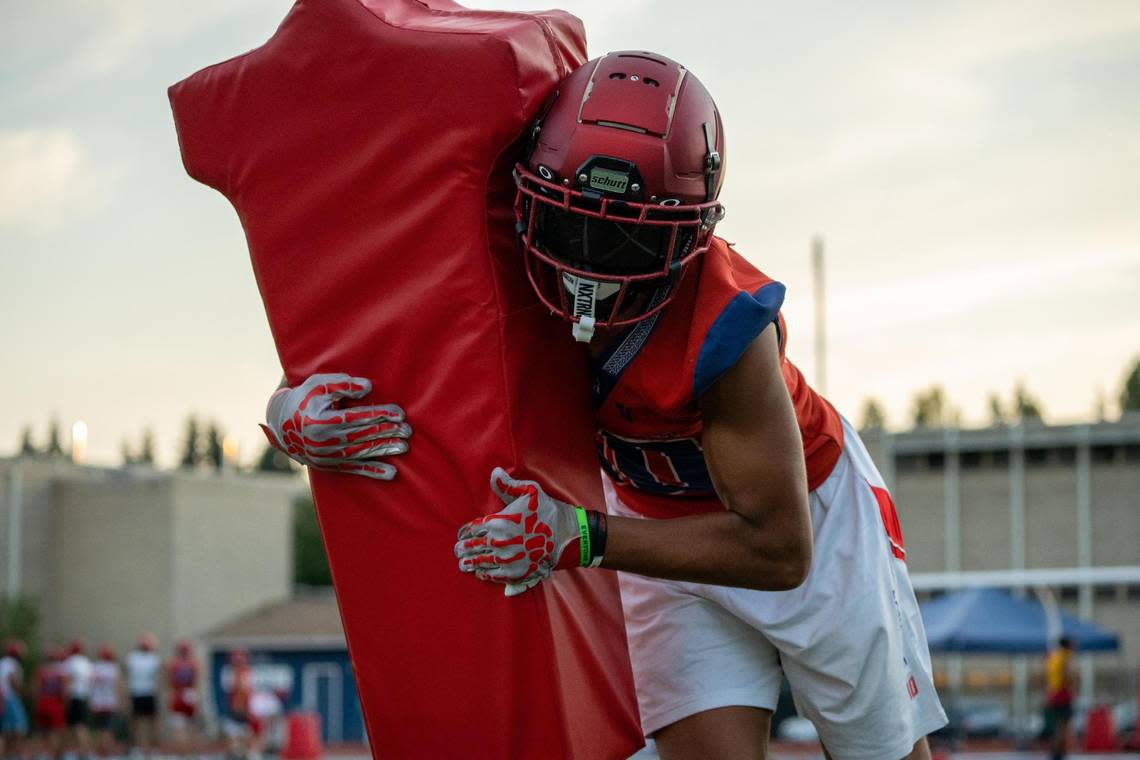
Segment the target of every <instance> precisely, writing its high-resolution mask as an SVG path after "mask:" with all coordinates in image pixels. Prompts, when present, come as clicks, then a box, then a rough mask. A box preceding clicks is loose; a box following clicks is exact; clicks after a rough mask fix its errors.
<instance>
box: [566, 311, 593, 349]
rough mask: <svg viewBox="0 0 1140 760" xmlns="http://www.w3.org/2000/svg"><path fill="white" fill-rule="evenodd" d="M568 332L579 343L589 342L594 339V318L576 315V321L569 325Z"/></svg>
mask: <svg viewBox="0 0 1140 760" xmlns="http://www.w3.org/2000/svg"><path fill="white" fill-rule="evenodd" d="M570 334H571V335H573V336H574V340H576V341H578V342H579V343H589V342H590V341H591V340H593V339H594V318H593V317H578V321H577V322H575V323H574V324H572V325H571V326H570Z"/></svg>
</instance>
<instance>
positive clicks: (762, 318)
mask: <svg viewBox="0 0 1140 760" xmlns="http://www.w3.org/2000/svg"><path fill="white" fill-rule="evenodd" d="M783 303H784V285H783V283H779V282H775V281H773V282H769V283H768V284H767V285H764V286H763V287H762V288H760V289H759V290H757V291H756V292H755V293H751V294H750V293H746V292H740V293H737V294H736V296H735V297H734V298H733V299H732V300H731V301H729V302H728V306H725V307H724V311H722V312H721V313H720V316H718V317H717V318H716V321H714V322H713V323H712V327H710V328H709V331H708V334H707V335H705V341H704V343H703V344H701V352H700V354H698V355H697V366H696V369H694V370H693V398H700V396H701V394H702V393H704V392H705V391H707V390H708V389H709V386H710V385H712V384H713V382H715V381H716V379H717V378H718V377H720V376H721V375H723V374H724V373H725V372H727V371H728V369H729V368H730V367H731V366H732V365H734V364H736V362H737V360H738V359H739V358H740V355H741V354H743V353H744V350H745V349H746V348H748V346H749V344H751V343H752V341H754V340H756V336H757V335H759V334H760V333H761V332H763V331H764V328H765V327H767V326H768V325H770V324H771V323H772V322H775V321H776V317H777V316H778V315H779V313H780V306H781V305H782V304H783Z"/></svg>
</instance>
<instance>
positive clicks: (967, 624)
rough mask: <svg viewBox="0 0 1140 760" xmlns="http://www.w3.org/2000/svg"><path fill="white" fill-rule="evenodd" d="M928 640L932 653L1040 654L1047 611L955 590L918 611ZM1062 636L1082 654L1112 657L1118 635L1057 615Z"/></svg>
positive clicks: (984, 592)
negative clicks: (1072, 643) (1068, 638)
mask: <svg viewBox="0 0 1140 760" xmlns="http://www.w3.org/2000/svg"><path fill="white" fill-rule="evenodd" d="M921 610H922V622H923V625H925V626H926V640H927V642H928V643H929V644H930V651H931V652H933V653H943V652H971V653H974V654H1035V653H1036V654H1042V653H1044V652H1046V651H1048V649H1049V647H1050V645H1051V644H1052V642H1050V641H1049V640H1048V639H1049V637H1048V633H1047V630H1048V621H1047V619H1046V614H1045V609H1044V607H1043V606H1042V605H1041V603H1040V602H1039V601H1037V600H1036V599H1033V598H1031V597H1024V598H1023V597H1017V596H1013V595H1012V594H1010V593H1009V592H1007V591H1003V590H1000V589H994V588H971V589H965V590H963V591H955V592H952V593H949V594H946V595H944V596H940V597H938V598H937V599H932V600H930V601H928V602H926V603H925V604H923V605H922V606H921ZM1060 619H1061V620H1060V622H1061V633H1062V635H1065V636H1068V637H1070V638H1071V639H1073V641H1074V642H1075V643H1076V645H1077V650H1078V651H1082V652H1113V651H1116V650H1118V649H1119V648H1120V639H1119V638H1118V637H1117V635H1116V634H1114V633H1112V632H1111V631H1108V630H1106V629H1104V628H1101V627H1100V626H1098V625H1096V624H1095V623H1090V622H1087V621H1085V620H1081V619H1079V618H1076V617H1073V616H1071V615H1066V614H1065V613H1061V614H1060Z"/></svg>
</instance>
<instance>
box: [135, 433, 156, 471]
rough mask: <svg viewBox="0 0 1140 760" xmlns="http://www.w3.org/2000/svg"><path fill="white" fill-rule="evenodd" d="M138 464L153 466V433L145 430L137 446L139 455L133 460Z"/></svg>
mask: <svg viewBox="0 0 1140 760" xmlns="http://www.w3.org/2000/svg"><path fill="white" fill-rule="evenodd" d="M135 461H137V462H138V463H139V464H146V465H150V466H152V467H153V466H154V431H153V430H151V429H150V428H147V429H146V430H144V431H143V434H142V443H140V444H139V455H138V456H137V457H136V458H135Z"/></svg>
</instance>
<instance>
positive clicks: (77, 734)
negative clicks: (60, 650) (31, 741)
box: [63, 639, 91, 757]
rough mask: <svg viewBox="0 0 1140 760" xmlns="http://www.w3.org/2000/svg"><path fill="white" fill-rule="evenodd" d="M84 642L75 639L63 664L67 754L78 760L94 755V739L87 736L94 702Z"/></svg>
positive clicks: (88, 661)
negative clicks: (78, 758)
mask: <svg viewBox="0 0 1140 760" xmlns="http://www.w3.org/2000/svg"><path fill="white" fill-rule="evenodd" d="M84 650H85V646H84V644H83V641H82V640H80V639H73V640H72V642H71V644H70V645H69V646H68V648H67V659H66V660H64V661H63V678H64V693H65V694H66V695H67V714H66V717H67V728H68V730H69V732H70V736H69V737H68V740H69V741H68V752H67V753H65V754H74V755H78V756H79V757H87V756H88V755H90V754H91V737H90V735H89V734H88V732H87V719H88V717H89V716H90V712H91V710H90V699H91V660H90V659H88V657H87V654H86V652H85V651H84Z"/></svg>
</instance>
